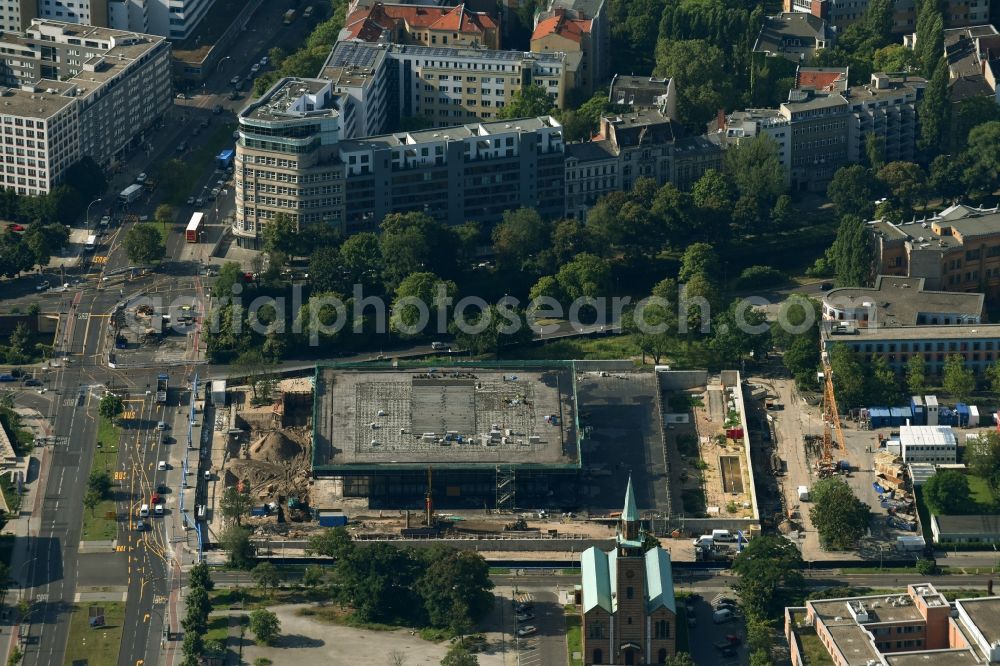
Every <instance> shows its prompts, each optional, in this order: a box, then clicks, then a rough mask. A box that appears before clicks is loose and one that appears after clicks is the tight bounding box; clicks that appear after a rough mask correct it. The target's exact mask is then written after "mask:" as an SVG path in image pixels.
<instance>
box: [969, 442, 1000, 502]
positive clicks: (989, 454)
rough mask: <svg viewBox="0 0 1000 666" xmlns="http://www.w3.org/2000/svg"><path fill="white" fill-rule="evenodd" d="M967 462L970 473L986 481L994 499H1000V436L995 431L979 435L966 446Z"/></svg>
mask: <svg viewBox="0 0 1000 666" xmlns="http://www.w3.org/2000/svg"><path fill="white" fill-rule="evenodd" d="M965 462H966V464H967V465H968V466H969V471H971V472H972V473H973V474H975V475H976V476H978V477H981V478H982V479H984V480H985V481H986V485H988V486H989V487H990V491H991V492H992V493H993V499H994V500H997V499H1000V434H997V432H996V431H995V430H987V431H984V432H981V433H979V436H978V437H976V438H975V439H971V440H969V442H968V443H967V444H966V450H965Z"/></svg>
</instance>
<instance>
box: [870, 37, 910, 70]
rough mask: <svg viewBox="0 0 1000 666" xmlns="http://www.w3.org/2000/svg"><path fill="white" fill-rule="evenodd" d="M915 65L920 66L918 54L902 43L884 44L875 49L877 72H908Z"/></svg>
mask: <svg viewBox="0 0 1000 666" xmlns="http://www.w3.org/2000/svg"><path fill="white" fill-rule="evenodd" d="M918 39H919V38H918ZM915 67H919V65H918V63H917V56H916V54H915V53H914V51H913V49H911V48H908V47H906V46H903V45H902V44H890V45H889V46H883V47H882V48H880V49H878V50H877V51H875V55H874V56H873V59H872V68H873V69H874V70H875V71H876V72H906V71H909V70H910V69H912V68H915Z"/></svg>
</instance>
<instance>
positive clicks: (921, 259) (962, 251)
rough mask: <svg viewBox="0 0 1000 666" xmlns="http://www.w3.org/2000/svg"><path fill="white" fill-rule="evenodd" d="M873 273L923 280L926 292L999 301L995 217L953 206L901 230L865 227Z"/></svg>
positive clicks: (992, 211) (880, 224)
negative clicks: (967, 294)
mask: <svg viewBox="0 0 1000 666" xmlns="http://www.w3.org/2000/svg"><path fill="white" fill-rule="evenodd" d="M868 225H869V229H870V230H871V233H872V238H873V242H874V245H875V269H876V270H877V271H878V272H879V273H881V274H886V275H905V276H909V277H919V278H924V280H925V284H926V287H927V288H928V289H938V290H942V291H971V292H982V293H984V294H986V299H987V300H988V301H992V300H995V299H996V298H998V297H1000V212H998V210H997V209H996V208H989V209H986V208H975V207H973V206H967V205H961V204H956V205H953V206H950V207H948V208H946V209H945V210H943V211H941V212H940V213H937V214H935V215H932V216H930V217H927V218H924V219H922V220H913V221H910V222H903V223H901V224H893V223H892V222H889V221H886V220H873V221H871V222H869V223H868Z"/></svg>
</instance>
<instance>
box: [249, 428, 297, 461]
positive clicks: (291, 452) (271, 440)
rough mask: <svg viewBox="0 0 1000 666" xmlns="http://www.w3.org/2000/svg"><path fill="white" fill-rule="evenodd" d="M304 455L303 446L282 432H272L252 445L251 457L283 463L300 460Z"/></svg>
mask: <svg viewBox="0 0 1000 666" xmlns="http://www.w3.org/2000/svg"><path fill="white" fill-rule="evenodd" d="M302 453H303V450H302V446H301V445H299V444H298V443H297V442H295V441H293V440H291V439H289V438H288V437H287V436H286V435H285V433H283V432H281V431H280V430H272V431H271V432H269V433H267V434H265V435H264V436H263V437H261V438H260V439H258V440H257V441H256V442H254V443H253V444H251V445H250V457H251V458H252V459H254V460H266V461H269V462H283V461H286V460H292V459H294V458H298V457H299V456H301V455H302Z"/></svg>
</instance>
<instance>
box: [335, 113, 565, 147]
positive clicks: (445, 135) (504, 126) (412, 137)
mask: <svg viewBox="0 0 1000 666" xmlns="http://www.w3.org/2000/svg"><path fill="white" fill-rule="evenodd" d="M545 128H552V129H560V128H561V125H560V124H559V121H558V120H556V119H555V118H553V117H552V116H539V117H538V118H514V119H510V120H496V121H492V122H483V123H469V124H468V125H454V126H452V127H438V128H435V129H428V130H420V131H418V132H396V133H395V134H381V135H378V136H368V137H364V138H362V139H349V140H346V141H341V142H340V147H341V148H342V149H343V150H345V151H348V152H350V151H352V150H361V149H364V148H383V147H390V148H396V147H400V146H413V145H415V144H420V143H432V142H435V141H458V140H462V139H469V138H472V137H487V136H491V135H494V134H503V133H506V132H518V133H525V132H534V131H536V130H540V129H545Z"/></svg>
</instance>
